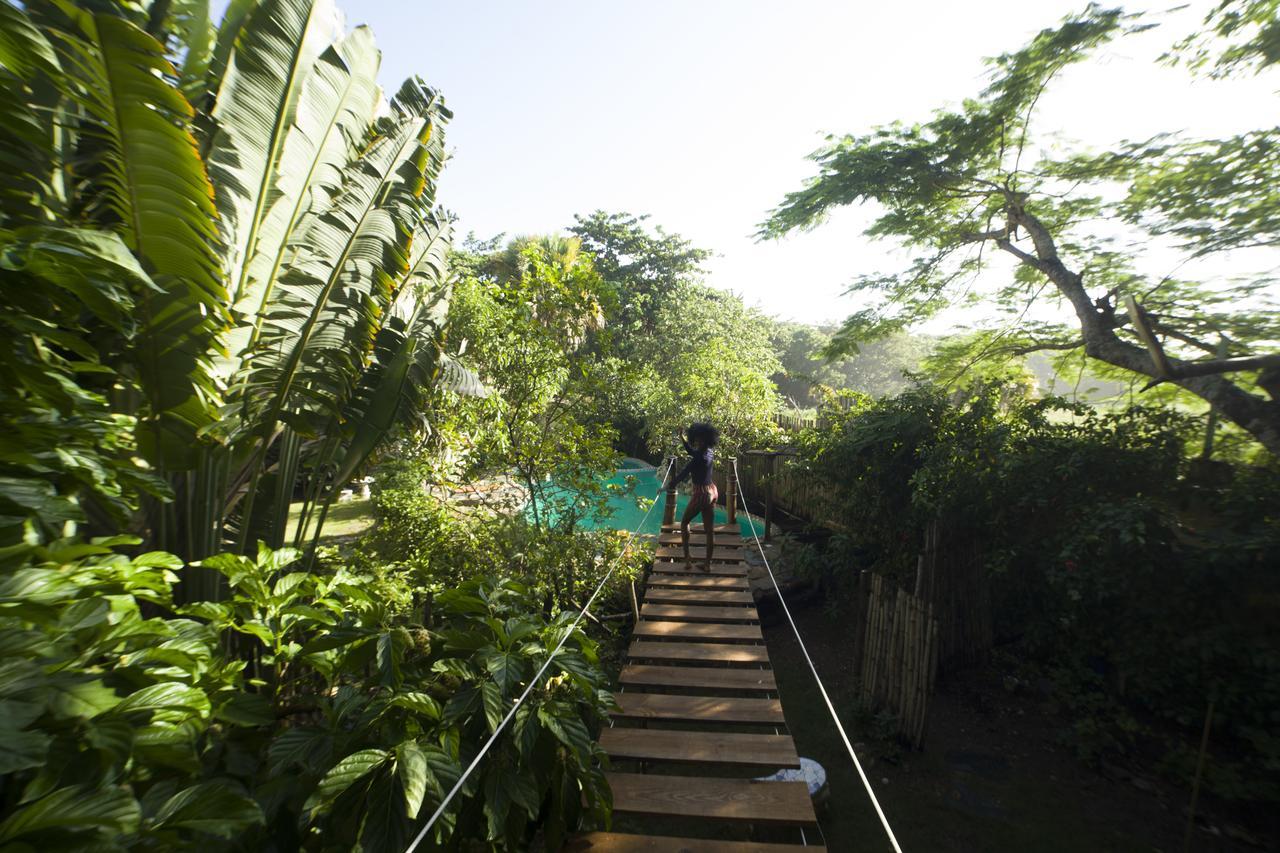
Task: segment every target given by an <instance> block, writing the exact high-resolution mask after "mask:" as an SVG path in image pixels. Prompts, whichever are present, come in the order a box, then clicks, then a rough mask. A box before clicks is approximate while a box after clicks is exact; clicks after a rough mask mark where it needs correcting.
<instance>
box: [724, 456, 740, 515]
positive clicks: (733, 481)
mask: <svg viewBox="0 0 1280 853" xmlns="http://www.w3.org/2000/svg"><path fill="white" fill-rule="evenodd" d="M737 472H738V457H736V456H730V457H729V468H728V469H727V470H726V471H725V472H724V514H725V517H726V518H727V519H728V521H729V523H730V524H734V523H736V522H737V520H738V474H737Z"/></svg>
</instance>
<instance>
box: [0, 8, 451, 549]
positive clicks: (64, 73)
mask: <svg viewBox="0 0 1280 853" xmlns="http://www.w3.org/2000/svg"><path fill="white" fill-rule="evenodd" d="M200 6H201V4H198V3H196V4H173V5H170V4H156V5H155V6H154V7H153V8H152V9H151V10H150V11H149V13H147V14H143V13H141V12H139V11H137V10H136V8H135V7H132V6H125V5H120V6H114V5H111V4H108V5H106V6H103V7H100V8H99V7H95V8H94V9H93V10H90V9H89V8H88V7H84V8H81V7H76V6H72V5H68V4H59V3H54V2H47V3H46V2H39V3H30V4H26V5H24V6H23V7H21V8H19V7H17V6H13V5H10V4H8V3H5V4H4V5H3V12H2V13H0V14H3V15H4V17H5V30H6V33H10V32H11V33H12V34H13V36H12V38H9V37H6V42H5V47H6V49H5V51H4V55H3V56H0V60H2V61H3V72H2V73H3V76H4V81H5V88H6V95H5V104H4V110H5V115H6V121H5V122H4V123H3V124H4V129H3V130H2V131H0V149H3V151H4V157H5V160H6V162H7V163H9V164H13V165H12V168H10V169H7V170H6V174H7V175H9V176H10V177H7V178H6V179H5V180H6V185H5V187H4V198H5V204H4V207H3V211H2V213H0V227H2V228H3V229H4V243H5V250H4V261H3V264H4V267H5V270H6V274H7V276H8V277H9V278H10V280H11V282H12V285H13V286H9V287H6V288H5V291H4V296H3V299H4V300H5V303H4V311H3V312H2V313H3V314H4V315H5V317H6V321H5V322H6V323H7V324H8V325H9V326H10V328H11V329H12V330H13V331H14V332H15V334H13V335H12V336H7V337H8V339H9V340H10V341H11V343H9V344H7V345H6V354H5V364H6V367H5V371H6V374H7V376H6V380H7V381H6V383H5V394H6V401H5V403H6V412H5V415H6V416H5V418H4V430H5V432H6V435H5V436H4V446H5V447H6V448H8V452H7V453H6V455H5V457H4V462H3V464H4V465H5V466H6V468H7V471H6V479H5V481H4V482H5V483H6V484H7V485H6V488H5V490H4V495H3V500H4V504H5V507H6V515H7V516H8V517H9V519H10V526H9V527H8V534H7V543H6V544H8V545H16V544H18V543H19V542H27V543H29V544H30V543H36V542H40V541H47V540H50V539H52V538H56V537H57V536H59V535H61V534H62V533H63V532H66V528H65V524H66V523H68V522H70V523H73V524H79V525H82V526H84V525H87V528H86V529H87V530H88V531H89V532H91V533H95V532H96V533H106V532H110V531H111V530H113V529H115V527H114V525H113V524H111V523H108V520H109V519H111V518H114V520H115V524H119V523H120V522H121V521H122V520H123V519H124V517H126V516H131V515H134V514H135V513H136V512H138V511H140V512H141V516H140V517H138V518H136V519H132V520H131V522H130V523H131V525H132V526H133V527H134V528H135V529H139V530H141V531H143V534H144V538H145V539H146V540H147V541H148V542H149V543H151V544H152V545H157V546H160V547H163V548H166V549H168V550H171V551H173V552H176V553H179V554H182V555H184V556H185V557H187V558H189V559H197V558H200V557H204V556H208V555H209V554H211V553H213V552H215V551H217V550H219V549H220V548H221V547H222V546H223V545H226V544H230V545H233V546H234V547H237V548H243V547H244V546H245V545H246V544H247V543H251V542H253V541H255V540H256V538H262V539H265V540H266V541H268V542H270V543H272V544H274V545H280V544H283V541H284V539H285V538H286V531H285V522H286V517H287V514H286V513H285V512H284V508H285V507H287V506H288V504H289V502H290V500H291V499H292V497H293V495H294V493H295V491H297V492H300V493H301V494H303V495H305V497H306V507H305V511H304V521H303V524H301V525H300V526H299V530H298V541H299V542H300V543H301V542H302V541H303V536H304V535H305V534H306V533H307V532H309V531H314V530H315V529H316V528H317V525H315V524H313V523H309V522H310V521H311V519H312V517H313V516H314V515H317V514H322V513H323V509H324V507H325V506H326V505H327V504H328V502H329V501H331V500H332V498H333V497H334V496H335V495H336V493H337V490H338V488H339V487H340V486H341V485H343V484H344V483H345V482H346V481H347V480H349V479H350V478H351V476H352V475H353V474H354V473H355V472H356V471H358V470H360V469H361V468H362V466H364V465H365V464H366V463H367V461H368V460H369V459H370V458H371V457H372V456H373V455H374V454H375V453H376V451H377V450H378V448H379V447H380V446H381V445H383V444H384V442H385V441H386V440H387V438H388V436H389V434H390V433H391V431H392V430H393V429H394V428H395V427H396V426H397V425H398V424H402V423H408V422H412V420H413V419H414V418H417V417H420V416H421V415H422V413H423V411H424V408H423V406H422V402H423V399H422V398H423V393H424V391H423V389H425V388H428V387H429V386H430V385H431V384H432V383H433V382H434V381H436V378H437V377H438V376H440V375H441V374H442V373H445V374H448V375H452V376H455V377H456V376H458V373H457V371H456V369H454V370H448V371H446V370H445V369H444V368H445V367H446V366H447V365H449V360H448V358H447V356H444V355H443V353H442V351H441V349H440V345H439V336H440V331H441V326H442V321H443V319H444V311H445V306H446V304H447V296H448V289H447V285H446V283H445V274H444V260H445V254H446V251H447V248H448V234H449V226H448V222H447V220H446V218H445V217H444V216H443V214H441V213H440V212H439V211H437V210H435V209H434V208H433V205H434V194H435V180H436V176H437V174H438V173H439V170H440V168H441V166H442V164H443V136H442V128H443V125H444V123H445V121H446V120H447V118H448V117H449V113H448V111H447V110H446V109H445V108H444V106H443V102H442V100H441V98H440V96H439V95H438V94H437V93H436V92H434V91H433V90H431V89H429V88H427V87H426V86H425V85H424V84H422V83H421V81H418V80H409V81H407V82H406V83H405V84H404V86H402V87H401V89H400V90H399V92H398V93H397V94H396V95H395V97H394V98H393V99H392V100H391V101H390V103H389V104H385V103H382V104H380V98H381V95H380V93H379V90H378V88H377V86H376V83H375V75H376V73H377V68H378V61H379V55H378V51H377V49H376V47H375V46H374V43H373V39H372V36H371V35H370V34H369V32H368V31H367V30H366V29H362V28H358V29H356V30H355V31H353V32H351V33H350V34H344V32H343V30H342V27H341V22H340V17H339V15H338V13H337V11H336V9H334V8H333V7H332V6H331V5H330V4H329V3H328V2H327V0H317V2H314V3H313V2H310V0H264V2H262V3H260V4H253V3H240V4H233V7H232V9H231V12H230V13H229V14H228V15H227V16H226V18H225V20H224V22H223V24H222V26H221V28H220V29H218V30H217V31H215V30H213V29H212V28H211V26H210V24H209V13H208V9H207V8H203V9H201V8H200ZM17 164H21V166H18V165H17ZM466 378H467V377H466V376H465V374H462V375H461V379H463V380H466ZM463 384H466V383H465V381H464V382H463ZM77 447H78V448H81V451H80V452H76V450H75V448H77ZM62 448H67V450H68V451H69V452H62ZM59 524H61V525H64V528H61V529H60V528H58V525H59ZM24 526H25V527H24Z"/></svg>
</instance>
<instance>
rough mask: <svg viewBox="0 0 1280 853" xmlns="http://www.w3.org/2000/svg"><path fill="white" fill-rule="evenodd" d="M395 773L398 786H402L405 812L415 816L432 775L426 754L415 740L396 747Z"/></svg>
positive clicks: (412, 816)
mask: <svg viewBox="0 0 1280 853" xmlns="http://www.w3.org/2000/svg"><path fill="white" fill-rule="evenodd" d="M396 773H397V774H399V776H400V786H401V787H402V788H404V807H405V814H406V815H407V816H408V817H409V818H411V819H412V818H415V817H417V816H418V810H419V809H420V808H422V800H423V798H424V797H426V795H427V785H428V784H429V783H430V782H431V775H432V774H431V768H430V767H429V766H428V765H427V755H426V753H424V752H423V751H422V747H420V746H418V742H417V741H413V740H407V741H405V742H404V743H402V744H400V745H399V746H397V747H396Z"/></svg>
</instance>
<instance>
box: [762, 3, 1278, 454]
mask: <svg viewBox="0 0 1280 853" xmlns="http://www.w3.org/2000/svg"><path fill="white" fill-rule="evenodd" d="M1274 14H1275V4H1274V3H1272V2H1259V3H1250V2H1240V0H1231V2H1224V3H1222V4H1220V7H1219V8H1218V9H1217V11H1216V12H1214V13H1213V14H1212V15H1211V17H1210V24H1211V27H1210V28H1209V29H1208V30H1206V33H1205V34H1204V35H1203V36H1202V37H1199V38H1195V39H1192V40H1191V42H1188V43H1185V44H1184V45H1183V46H1182V48H1181V50H1182V52H1181V53H1179V54H1178V55H1180V56H1183V57H1188V56H1189V57H1193V58H1194V63H1195V64H1198V65H1200V66H1202V67H1203V66H1205V64H1206V63H1208V64H1209V67H1211V68H1213V69H1215V70H1216V71H1217V72H1219V73H1230V72H1231V71H1233V70H1235V69H1239V68H1256V69H1261V68H1264V67H1266V66H1267V65H1269V64H1270V62H1271V61H1272V60H1273V59H1274V56H1275V53H1274V46H1275V44H1274V43H1275V33H1276V26H1275V20H1274ZM1151 26H1153V25H1152V24H1148V23H1145V22H1144V21H1143V19H1141V18H1140V17H1138V16H1135V15H1130V14H1126V13H1124V12H1123V11H1122V10H1119V9H1103V8H1101V7H1098V6H1096V5H1090V6H1089V7H1088V8H1087V9H1086V10H1085V11H1084V12H1083V13H1081V14H1079V15H1076V16H1073V17H1071V18H1069V19H1067V20H1066V21H1064V22H1063V23H1062V24H1061V25H1060V26H1058V27H1055V28H1051V29H1046V30H1044V31H1042V32H1041V33H1039V34H1038V35H1037V36H1036V37H1035V38H1034V39H1033V40H1032V41H1031V42H1030V43H1029V44H1028V45H1027V46H1025V47H1024V48H1022V49H1020V50H1017V51H1014V52H1012V53H1007V54H1003V55H1001V56H999V57H996V58H995V59H993V60H991V62H990V65H991V77H990V83H989V85H988V86H987V87H986V88H985V89H984V90H983V91H982V92H981V93H979V94H978V95H977V96H976V97H975V98H973V99H970V100H966V101H965V103H964V104H963V106H962V107H959V108H956V109H943V110H940V111H938V112H937V113H936V114H935V116H934V117H933V118H932V119H931V120H929V121H927V122H923V123H919V124H907V123H895V124H891V125H886V126H883V127H878V128H875V129H873V130H872V131H871V132H869V133H866V134H862V135H857V136H854V135H847V136H843V137H839V138H835V137H833V138H831V139H829V141H828V144H827V145H826V146H825V147H824V148H823V149H821V150H820V151H818V152H817V153H816V154H814V155H813V158H814V160H815V161H816V162H817V163H818V166H819V173H818V175H817V176H816V177H815V178H813V179H812V180H811V181H810V182H809V183H808V185H807V186H805V187H804V188H803V189H801V190H798V191H796V192H793V193H791V194H789V195H788V196H787V197H786V199H785V200H784V201H783V203H782V205H781V206H780V207H779V208H778V209H777V210H775V211H774V213H773V215H772V216H771V217H770V219H769V220H768V221H767V222H766V223H765V224H764V226H763V227H762V230H761V234H762V236H766V237H776V236H781V235H783V234H785V233H787V232H789V231H791V230H794V229H797V228H808V227H813V226H816V225H817V224H819V223H820V222H821V221H822V220H823V218H824V217H825V216H826V214H827V213H828V212H830V211H831V210H832V209H833V208H836V207H839V206H842V205H847V204H852V203H855V202H861V201H868V200H869V201H874V202H877V203H878V204H879V205H881V206H882V210H881V213H880V214H879V215H878V216H877V218H876V219H875V221H874V222H873V224H872V225H871V226H870V228H869V229H868V231H867V234H868V235H870V236H873V237H880V238H890V239H894V240H896V241H899V242H900V243H902V244H903V245H905V246H907V247H909V248H910V249H911V250H912V251H913V253H914V255H915V260H914V262H913V263H912V265H911V266H910V268H909V269H908V270H906V271H904V272H901V273H895V274H888V275H881V274H864V275H861V276H859V277H858V278H857V279H856V280H855V283H854V285H853V287H852V289H851V290H852V292H856V293H861V294H866V295H867V296H869V297H874V299H873V300H872V301H871V307H868V308H865V309H863V310H861V311H859V312H858V313H857V314H854V315H853V316H852V317H850V318H849V319H848V320H847V321H846V323H845V326H844V327H843V329H842V330H841V332H840V334H839V335H838V338H837V343H841V342H843V343H844V344H846V345H853V344H856V343H857V342H860V341H865V340H868V339H871V338H875V337H880V336H883V335H885V334H888V333H891V332H894V331H898V330H901V329H903V328H905V327H907V326H910V325H911V324H913V323H917V322H920V321H922V320H924V319H926V318H929V317H931V316H934V315H936V314H937V313H938V312H940V311H942V310H944V309H946V308H948V307H950V306H952V305H956V304H961V303H964V302H965V300H967V299H970V297H971V295H972V294H975V293H976V294H978V295H979V297H980V298H981V299H983V300H985V301H987V302H989V303H990V304H993V305H994V306H995V307H997V308H998V309H999V313H1000V314H1002V315H1003V316H1002V317H1001V321H1000V324H999V326H998V327H997V326H992V327H988V328H984V329H983V334H981V335H978V336H975V337H973V338H972V339H971V342H972V345H973V346H972V348H971V352H970V357H969V359H968V360H969V361H977V360H980V359H983V358H997V359H1002V358H1007V357H1008V356H1009V355H1018V354H1025V353H1028V352H1035V351H1040V350H1047V351H1053V352H1061V353H1071V352H1075V353H1080V352H1083V353H1084V354H1085V355H1087V357H1088V358H1090V359H1094V360H1097V361H1099V362H1102V363H1104V364H1105V365H1110V366H1112V367H1113V368H1116V369H1118V370H1120V371H1123V372H1130V373H1136V374H1139V375H1141V376H1144V377H1147V378H1148V379H1150V380H1151V383H1152V384H1159V383H1170V384H1172V385H1174V386H1176V387H1178V388H1179V389H1182V390H1183V391H1184V392H1185V393H1186V394H1187V395H1189V396H1191V397H1193V398H1199V399H1200V400H1202V401H1203V402H1204V403H1207V404H1208V405H1209V406H1210V407H1212V409H1213V410H1214V411H1215V412H1217V413H1218V414H1219V415H1220V416H1221V417H1222V418H1223V419H1225V420H1229V421H1232V422H1234V423H1235V424H1237V425H1238V426H1239V427H1240V428H1241V429H1243V430H1245V431H1246V432H1247V433H1249V434H1250V435H1252V436H1253V437H1254V438H1255V439H1256V440H1257V441H1259V442H1260V443H1261V444H1262V445H1264V446H1265V447H1266V448H1267V449H1269V450H1270V451H1271V452H1272V453H1276V452H1280V409H1278V408H1277V406H1276V403H1275V401H1274V400H1273V399H1270V395H1271V393H1272V392H1274V384H1273V380H1271V379H1268V378H1266V376H1265V375H1264V376H1261V377H1260V376H1258V374H1257V371H1259V370H1264V369H1269V370H1271V371H1274V370H1275V369H1277V367H1280V355H1275V354H1274V353H1269V352H1268V350H1271V349H1274V347H1275V345H1276V343H1277V341H1280V328H1278V327H1277V325H1276V323H1275V317H1277V316H1280V313H1277V312H1276V311H1275V310H1274V308H1275V306H1274V305H1272V304H1271V303H1270V302H1269V301H1268V299H1267V296H1266V288H1267V287H1268V286H1269V284H1270V280H1269V278H1267V277H1266V276H1256V277H1252V278H1247V279H1245V280H1244V281H1238V280H1229V279H1212V280H1206V281H1188V280H1182V279H1180V278H1178V277H1177V276H1176V275H1165V276H1163V277H1160V276H1151V275H1148V274H1146V273H1144V272H1143V269H1144V266H1143V255H1142V251H1141V249H1140V248H1137V249H1135V248H1132V247H1135V246H1136V247H1147V246H1162V247H1165V248H1166V249H1167V250H1168V251H1171V252H1174V253H1177V254H1179V256H1180V257H1181V258H1182V259H1188V258H1194V257H1203V256H1204V255H1206V254H1207V253H1224V252H1233V251H1238V250H1241V249H1244V248H1247V247H1258V246H1274V245H1275V237H1276V231H1275V224H1276V223H1275V220H1274V202H1273V199H1272V198H1271V195H1270V192H1269V189H1268V188H1269V187H1270V186H1272V185H1274V183H1275V179H1276V175H1275V168H1276V165H1277V160H1276V158H1275V157H1274V155H1273V151H1274V150H1275V149H1276V141H1277V140H1276V139H1275V135H1276V133H1277V130H1276V129H1274V128H1270V129H1261V130H1258V131H1255V132H1251V133H1247V134H1243V135H1240V136H1236V137H1231V138H1228V139H1210V140H1180V139H1177V138H1174V137H1171V136H1161V137H1157V138H1156V139H1153V140H1149V141H1144V142H1135V143H1120V144H1117V145H1116V146H1114V147H1113V148H1112V149H1111V150H1108V151H1103V152H1090V151H1079V150H1077V151H1074V152H1071V151H1068V152H1067V153H1062V152H1061V151H1060V147H1054V146H1051V145H1049V144H1047V143H1042V142H1040V141H1039V140H1038V139H1037V137H1036V134H1035V132H1034V131H1035V129H1036V128H1037V127H1038V124H1037V122H1038V121H1039V120H1040V118H1041V116H1040V112H1041V108H1042V104H1043V103H1044V101H1043V100H1042V95H1043V93H1044V92H1045V90H1046V89H1047V88H1048V87H1050V86H1051V85H1052V84H1053V83H1054V82H1055V80H1056V79H1057V78H1058V76H1059V75H1061V74H1063V73H1064V72H1065V71H1066V70H1067V69H1068V68H1069V67H1070V66H1072V65H1074V64H1077V63H1081V62H1084V61H1087V60H1088V59H1089V58H1090V57H1091V56H1093V55H1094V54H1096V53H1097V52H1098V51H1099V50H1100V49H1101V48H1102V47H1103V46H1104V45H1106V44H1107V43H1109V42H1112V41H1114V40H1117V39H1126V38H1133V37H1136V36H1137V34H1138V33H1141V32H1143V31H1145V30H1147V29H1149V28H1150V27H1151ZM1215 30H1216V31H1217V32H1218V33H1219V34H1220V36H1222V37H1225V38H1226V39H1227V41H1226V42H1225V43H1224V42H1223V41H1222V40H1221V39H1215V38H1214V37H1213V33H1214V31H1215ZM1232 39H1235V40H1237V42H1236V43H1234V44H1233V43H1232V41H1231V40H1232ZM1212 56H1216V57H1218V59H1217V61H1213V62H1210V59H1209V58H1208V57H1212ZM1173 120H1174V121H1177V119H1173ZM1099 222H1103V223H1111V224H1110V225H1108V226H1106V228H1102V229H1100V228H1098V227H1097V223H1099ZM1116 222H1123V223H1126V224H1127V225H1128V226H1129V227H1130V228H1132V229H1134V231H1135V232H1136V233H1135V235H1134V236H1135V239H1133V240H1130V241H1128V242H1123V241H1122V240H1121V239H1119V237H1120V236H1121V235H1120V234H1118V233H1117V232H1116V230H1115V223H1116ZM1108 229H1109V230H1108ZM989 250H990V251H989ZM996 256H1000V257H1008V258H1011V259H1013V260H1014V261H1015V265H1014V267H1013V270H1014V272H1013V275H1012V277H1007V278H1005V279H1004V280H1003V281H1001V280H1000V279H999V275H1000V273H999V272H995V273H994V275H995V276H996V277H994V278H992V277H987V276H989V275H991V272H990V271H992V270H999V269H1000V268H999V267H993V266H992V265H993V264H994V263H996V262H995V261H994V260H993V257H996ZM1147 266H1150V265H1149V264H1148V265H1147ZM975 281H976V282H978V283H979V285H980V286H979V287H978V289H977V290H976V291H975V290H973V289H972V285H973V283H974V282H975ZM1126 298H1132V299H1133V304H1132V305H1129V304H1127V303H1126V301H1125V300H1126ZM1050 303H1052V304H1050ZM1039 306H1043V308H1039ZM1064 311H1065V312H1067V314H1066V315H1065V316H1064V315H1063V312H1064ZM1038 312H1039V313H1038ZM1148 333H1149V334H1148ZM1157 345H1158V346H1160V347H1162V348H1163V351H1165V353H1166V356H1167V358H1165V357H1162V356H1159V355H1158V354H1155V355H1153V354H1152V353H1151V351H1150V350H1151V347H1153V346H1157ZM1162 359H1164V360H1162ZM1166 361H1167V363H1166ZM1255 379H1256V380H1257V381H1256V382H1255ZM1259 386H1261V387H1259ZM1255 388H1257V390H1254V389H1255ZM1263 388H1271V389H1272V392H1268V393H1267V394H1264V393H1262V389H1263Z"/></svg>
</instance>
